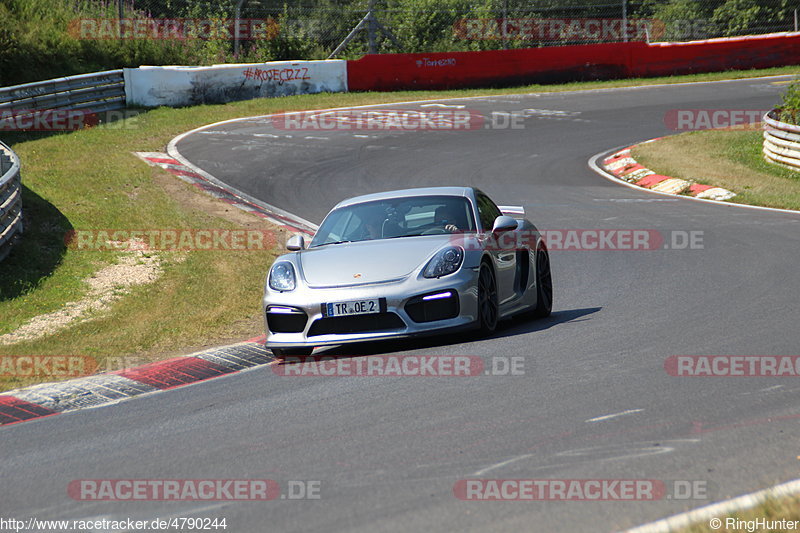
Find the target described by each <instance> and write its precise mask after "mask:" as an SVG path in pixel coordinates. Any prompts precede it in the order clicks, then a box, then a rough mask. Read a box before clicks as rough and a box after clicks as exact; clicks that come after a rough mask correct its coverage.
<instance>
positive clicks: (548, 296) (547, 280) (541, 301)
mask: <svg viewBox="0 0 800 533" xmlns="http://www.w3.org/2000/svg"><path fill="white" fill-rule="evenodd" d="M552 310H553V277H552V275H551V274H550V254H548V253H547V248H546V247H545V245H544V244H539V247H538V248H537V249H536V307H535V308H534V309H533V316H534V317H535V318H545V317H548V316H550V312H551V311H552Z"/></svg>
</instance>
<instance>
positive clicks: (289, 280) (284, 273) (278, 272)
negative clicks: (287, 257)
mask: <svg viewBox="0 0 800 533" xmlns="http://www.w3.org/2000/svg"><path fill="white" fill-rule="evenodd" d="M296 285H297V282H296V280H295V275H294V267H293V266H292V264H291V263H287V262H285V261H281V262H280V263H275V264H274V265H272V269H271V270H270V271H269V288H270V289H273V290H276V291H293V290H294V288H295V286H296Z"/></svg>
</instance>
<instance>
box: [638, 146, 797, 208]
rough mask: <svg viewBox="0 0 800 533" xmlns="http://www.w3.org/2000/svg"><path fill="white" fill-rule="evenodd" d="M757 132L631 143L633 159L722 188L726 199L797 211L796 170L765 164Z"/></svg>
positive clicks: (671, 174) (656, 170)
mask: <svg viewBox="0 0 800 533" xmlns="http://www.w3.org/2000/svg"><path fill="white" fill-rule="evenodd" d="M762 141H763V138H762V134H761V132H760V131H727V130H708V131H696V132H688V133H682V134H679V135H674V136H671V137H666V138H664V139H660V140H658V141H655V142H652V143H647V144H643V145H640V146H637V147H636V148H634V150H633V153H632V155H633V157H634V159H636V160H637V161H638V162H639V163H641V164H642V165H644V166H645V167H647V168H650V169H652V170H654V171H655V172H656V173H658V174H664V175H666V176H673V177H676V178H684V179H690V180H694V181H697V182H698V183H703V184H707V185H714V186H718V187H723V188H725V189H728V190H730V191H733V192H735V193H736V194H737V196H736V197H734V198H733V199H732V200H731V201H732V202H736V203H743V204H749V205H758V206H765V207H777V208H784V209H800V172H798V171H795V170H791V169H788V168H785V167H782V166H779V165H775V164H772V163H768V162H767V161H765V160H764V157H763V155H762V152H761V149H762Z"/></svg>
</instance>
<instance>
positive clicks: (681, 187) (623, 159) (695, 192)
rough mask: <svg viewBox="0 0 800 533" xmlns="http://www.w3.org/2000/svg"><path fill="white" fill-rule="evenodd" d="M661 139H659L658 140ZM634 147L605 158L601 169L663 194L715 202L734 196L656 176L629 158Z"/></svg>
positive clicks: (699, 185) (716, 188)
mask: <svg viewBox="0 0 800 533" xmlns="http://www.w3.org/2000/svg"><path fill="white" fill-rule="evenodd" d="M661 138H662V137H659V138H658V139H661ZM658 139H651V140H649V141H645V142H643V143H639V144H646V143H649V142H653V141H657V140H658ZM636 146H639V145H638V144H635V145H633V146H629V147H628V148H625V149H624V150H620V151H619V152H616V153H614V154H611V155H610V156H608V157H606V158H605V159H604V160H603V167H605V169H606V170H607V171H608V172H610V173H611V174H613V175H614V176H616V177H617V178H619V179H621V180H623V181H626V182H628V183H632V184H634V185H637V186H639V187H644V188H645V189H650V190H652V191H656V192H661V193H664V194H680V195H687V196H693V197H695V198H701V199H706V200H717V201H724V200H730V199H731V198H733V197H734V196H736V194H735V193H733V192H731V191H729V190H727V189H723V188H721V187H712V186H711V185H701V184H700V183H694V182H692V181H689V180H684V179H680V178H672V177H670V176H663V175H661V174H656V173H655V172H654V171H652V170H650V169H649V168H645V167H644V166H642V165H641V164H639V163H638V162H637V161H636V160H635V159H634V158H633V157H632V156H631V149H633V148H635V147H636Z"/></svg>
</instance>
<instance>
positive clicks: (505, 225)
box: [492, 215, 517, 233]
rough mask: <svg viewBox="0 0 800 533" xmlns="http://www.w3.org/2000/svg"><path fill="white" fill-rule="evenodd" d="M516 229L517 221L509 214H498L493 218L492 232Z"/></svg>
mask: <svg viewBox="0 0 800 533" xmlns="http://www.w3.org/2000/svg"><path fill="white" fill-rule="evenodd" d="M515 229H517V221H516V220H515V219H513V218H511V217H509V216H506V215H500V216H499V217H497V218H496V219H494V226H492V233H503V232H506V231H512V230H515Z"/></svg>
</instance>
